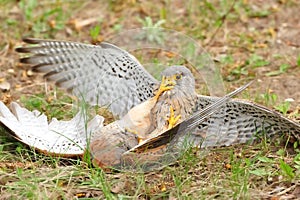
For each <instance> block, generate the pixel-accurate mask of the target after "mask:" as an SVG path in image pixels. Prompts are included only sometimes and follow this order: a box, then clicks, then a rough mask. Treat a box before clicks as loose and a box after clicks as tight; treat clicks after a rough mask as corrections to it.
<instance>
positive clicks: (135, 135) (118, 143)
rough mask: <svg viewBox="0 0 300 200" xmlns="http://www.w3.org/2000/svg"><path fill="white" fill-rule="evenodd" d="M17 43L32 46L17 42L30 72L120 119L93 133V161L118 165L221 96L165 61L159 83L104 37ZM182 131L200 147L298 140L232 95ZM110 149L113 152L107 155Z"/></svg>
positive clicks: (287, 125)
mask: <svg viewBox="0 0 300 200" xmlns="http://www.w3.org/2000/svg"><path fill="white" fill-rule="evenodd" d="M24 41H25V42H26V43H29V44H34V45H35V46H29V47H21V48H17V51H18V52H20V53H31V54H33V55H31V56H29V57H26V58H22V59H21V62H22V63H27V64H31V65H34V66H33V67H32V69H33V71H36V72H41V73H44V74H45V78H46V79H47V80H49V81H53V82H55V84H56V85H57V86H59V87H62V88H65V89H67V91H69V92H72V93H73V94H75V95H76V96H77V97H78V98H82V99H84V100H85V101H86V102H88V103H89V104H91V105H99V106H107V107H108V108H109V110H110V111H111V112H112V114H113V115H115V116H117V117H118V118H119V120H118V121H117V122H116V123H112V124H110V125H108V126H107V127H104V128H102V129H101V130H97V131H96V133H94V134H92V139H91V146H90V147H91V154H92V156H93V158H94V160H96V163H97V164H98V165H116V164H118V163H120V160H122V158H121V157H122V155H123V154H124V153H125V152H126V151H128V150H129V149H130V148H133V147H134V146H135V145H138V143H139V140H140V141H143V140H147V139H149V138H151V137H153V136H155V135H157V134H158V133H161V132H165V131H166V130H170V129H171V128H172V127H175V126H176V125H177V124H179V123H181V122H182V121H184V120H185V119H187V118H188V117H189V116H190V115H192V114H193V113H194V112H197V111H199V110H202V109H205V108H206V107H208V106H209V105H212V104H213V103H215V102H218V100H220V97H209V96H203V95H199V94H197V93H196V92H195V80H194V77H193V75H192V74H191V72H190V71H189V70H188V69H187V68H186V67H184V66H171V67H169V68H167V69H166V70H164V71H163V72H162V80H161V81H158V80H156V79H155V78H153V77H152V76H151V75H150V74H149V73H148V72H147V71H146V70H145V69H144V68H143V67H142V65H141V64H140V63H139V62H138V60H137V59H136V58H135V57H134V56H132V55H131V54H129V53H128V52H126V51H124V50H122V49H120V48H118V47H116V46H114V45H112V44H109V43H106V42H102V43H100V44H99V45H91V44H82V43H76V42H67V41H55V40H41V39H24ZM171 130H172V129H171ZM189 131H190V134H189V138H188V140H189V142H190V143H192V145H194V146H198V147H202V148H204V147H211V146H222V145H231V144H235V143H245V142H248V141H252V140H253V139H254V138H255V137H258V136H259V135H261V134H266V135H267V136H270V137H273V136H274V135H277V136H280V135H282V134H289V135H292V136H293V137H295V138H296V139H297V140H299V133H300V125H299V124H298V123H296V122H293V121H292V120H289V119H287V118H285V117H283V116H282V115H280V114H278V113H277V112H274V111H271V110H270V109H268V108H265V107H263V106H260V105H257V104H254V103H251V102H248V101H243V100H237V99H232V100H230V101H228V102H227V103H225V104H224V105H223V106H222V107H221V108H220V109H219V110H217V111H215V112H214V113H213V114H212V115H211V116H210V117H209V118H208V119H207V120H206V121H203V122H201V123H200V124H197V126H196V127H195V128H194V129H193V130H189ZM103 133H105V134H103ZM176 141H179V140H176ZM109 148H111V149H113V150H109V151H110V152H109V153H106V152H105V151H104V150H107V149H109ZM102 150H103V151H102ZM165 151H166V150H165V149H162V150H159V151H156V152H161V154H163V153H164V152H165ZM111 152H112V153H111Z"/></svg>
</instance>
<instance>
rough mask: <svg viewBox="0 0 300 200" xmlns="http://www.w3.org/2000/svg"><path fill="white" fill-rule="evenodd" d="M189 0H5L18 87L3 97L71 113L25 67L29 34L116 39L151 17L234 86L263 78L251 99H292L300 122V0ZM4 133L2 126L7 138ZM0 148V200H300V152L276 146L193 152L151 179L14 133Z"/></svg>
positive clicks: (1, 45) (7, 61) (4, 57)
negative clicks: (22, 59)
mask: <svg viewBox="0 0 300 200" xmlns="http://www.w3.org/2000/svg"><path fill="white" fill-rule="evenodd" d="M36 2H39V3H38V4H36V5H35V3H36ZM185 2H186V1H179V0H178V1H177V0H176V1H163V0H155V1H154V2H153V1H149V2H148V1H142V2H140V1H134V0H126V1H36V0H21V1H7V0H4V1H2V2H0V9H1V13H0V21H1V22H0V23H1V26H0V27H1V28H0V29H1V31H0V38H1V41H0V83H3V82H8V83H9V84H10V90H9V91H6V92H1V93H0V100H2V101H4V102H6V103H9V102H11V101H20V100H21V103H22V104H23V105H25V106H26V107H27V108H32V107H35V108H37V109H40V110H41V111H43V112H46V113H47V115H48V116H50V117H53V116H56V117H60V118H64V117H68V115H69V116H70V115H71V114H70V113H71V112H72V109H71V107H70V106H68V105H69V104H70V103H71V102H72V97H66V96H65V94H64V93H62V92H61V91H57V89H56V88H54V87H53V85H51V84H45V83H44V81H43V80H42V79H41V77H40V76H39V75H37V74H31V72H30V71H29V69H28V66H22V65H20V64H19V63H18V58H19V56H18V55H17V54H16V53H15V52H14V48H15V47H17V46H20V45H21V37H23V36H28V35H31V36H34V37H40V38H55V39H66V40H72V41H81V42H96V41H101V40H103V39H104V40H108V41H109V38H110V37H111V36H112V35H114V34H116V33H118V32H119V31H121V30H126V29H130V28H138V27H141V26H142V23H141V21H143V20H145V17H146V16H149V17H151V19H152V20H153V22H157V21H159V20H166V22H165V23H164V24H163V25H162V26H163V27H165V28H170V29H174V30H178V31H181V32H183V33H185V34H187V35H190V36H191V37H193V38H195V39H196V40H197V42H199V43H200V44H202V45H203V46H204V47H205V49H206V50H207V51H208V52H210V53H211V54H212V56H213V57H214V58H215V60H218V61H219V62H218V66H219V67H220V68H221V71H222V76H223V78H224V80H225V85H226V87H227V88H228V90H231V89H232V88H235V87H237V86H240V85H241V84H242V83H244V82H246V81H248V80H249V79H253V78H254V77H255V78H257V79H258V80H260V81H258V84H257V85H255V86H253V88H252V90H250V91H249V92H248V93H245V94H244V96H243V97H244V98H248V99H250V100H256V101H258V102H259V103H262V104H264V105H266V106H269V107H271V108H272V107H274V106H278V105H281V103H282V102H283V100H284V99H286V98H293V99H294V100H295V101H294V102H293V103H292V105H291V107H290V109H288V112H287V115H289V114H292V115H291V117H293V118H294V119H299V110H298V109H299V108H297V106H299V102H300V92H299V87H298V86H299V84H300V82H299V77H300V67H299V66H300V60H299V59H300V49H299V47H300V39H299V37H298V36H299V21H300V17H299V14H298V12H299V8H300V4H299V2H298V1H296V0H280V1H275V0H268V1H258V0H249V1H244V0H236V1H233V0H221V1H193V0H192V1H188V3H185ZM97 26H99V28H95V27H97ZM97 29H98V31H97ZM90 30H94V32H93V33H90ZM98 33H99V34H98ZM143 56H147V54H145V55H143ZM159 56H160V57H163V55H159ZM158 62H159V60H158ZM166 62H167V63H168V62H169V63H170V61H168V59H167V61H166ZM282 65H284V66H283V67H281V66H282ZM199 89H201V87H199ZM41 99H44V101H41ZM39 100H40V101H39ZM278 108H279V109H280V108H282V107H278ZM58 110H59V111H63V112H56V111H58ZM5 131H6V130H4V129H2V128H1V133H4V132H5ZM0 144H1V145H0V147H1V152H0V161H1V164H0V187H1V197H0V198H1V199H72V198H73V199H76V198H85V199H88V198H90V199H92V198H95V199H103V198H106V199H297V198H300V196H299V194H300V172H299V169H300V152H299V150H297V149H294V148H293V147H289V146H285V145H279V144H277V145H276V144H270V143H269V142H268V141H262V142H260V143H258V144H256V145H251V146H250V145H237V146H233V147H226V148H225V147H224V148H218V149H211V150H210V151H207V152H203V151H197V150H190V151H188V152H186V153H185V154H184V155H183V156H182V157H181V158H180V159H179V161H178V162H177V163H176V164H174V165H172V166H169V167H166V168H165V169H163V170H161V171H158V172H153V173H148V174H136V173H118V172H113V173H105V172H103V171H102V170H101V169H96V168H91V167H89V166H88V164H87V163H85V162H81V161H80V160H76V159H74V160H69V159H58V158H51V157H46V156H43V155H40V154H37V153H35V152H34V151H33V150H28V149H27V148H26V147H24V146H22V145H21V144H18V143H16V142H14V141H13V140H9V139H8V138H6V137H2V138H1V143H0Z"/></svg>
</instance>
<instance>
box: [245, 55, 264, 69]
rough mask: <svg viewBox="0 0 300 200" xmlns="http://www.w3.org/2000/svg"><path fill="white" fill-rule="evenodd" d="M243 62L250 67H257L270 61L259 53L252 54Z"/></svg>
mask: <svg viewBox="0 0 300 200" xmlns="http://www.w3.org/2000/svg"><path fill="white" fill-rule="evenodd" d="M245 64H246V65H249V66H250V67H251V68H257V67H263V66H266V65H269V64H270V62H269V61H267V60H265V59H264V58H263V57H261V56H259V55H256V54H252V55H251V57H250V58H249V59H248V60H247V61H246V63H245Z"/></svg>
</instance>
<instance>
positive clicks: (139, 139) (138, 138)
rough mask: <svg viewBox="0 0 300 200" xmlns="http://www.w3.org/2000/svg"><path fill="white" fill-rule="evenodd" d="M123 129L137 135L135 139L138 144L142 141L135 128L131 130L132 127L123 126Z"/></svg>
mask: <svg viewBox="0 0 300 200" xmlns="http://www.w3.org/2000/svg"><path fill="white" fill-rule="evenodd" d="M125 131H127V132H129V133H133V134H135V135H137V140H138V143H139V144H140V143H142V142H143V141H144V139H143V138H141V137H140V136H139V133H138V132H137V131H136V130H133V129H130V128H125Z"/></svg>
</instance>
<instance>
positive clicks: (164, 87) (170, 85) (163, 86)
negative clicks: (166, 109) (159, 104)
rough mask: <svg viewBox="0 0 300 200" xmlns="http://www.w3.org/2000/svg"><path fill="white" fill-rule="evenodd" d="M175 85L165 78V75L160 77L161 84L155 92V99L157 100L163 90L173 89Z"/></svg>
mask: <svg viewBox="0 0 300 200" xmlns="http://www.w3.org/2000/svg"><path fill="white" fill-rule="evenodd" d="M174 86H175V82H174V81H172V80H170V79H168V78H166V77H165V76H163V77H162V80H161V84H160V86H159V89H158V91H157V92H156V94H155V97H154V98H155V99H156V100H158V98H159V96H160V95H161V94H162V93H163V92H165V91H168V90H171V89H173V88H174Z"/></svg>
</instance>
